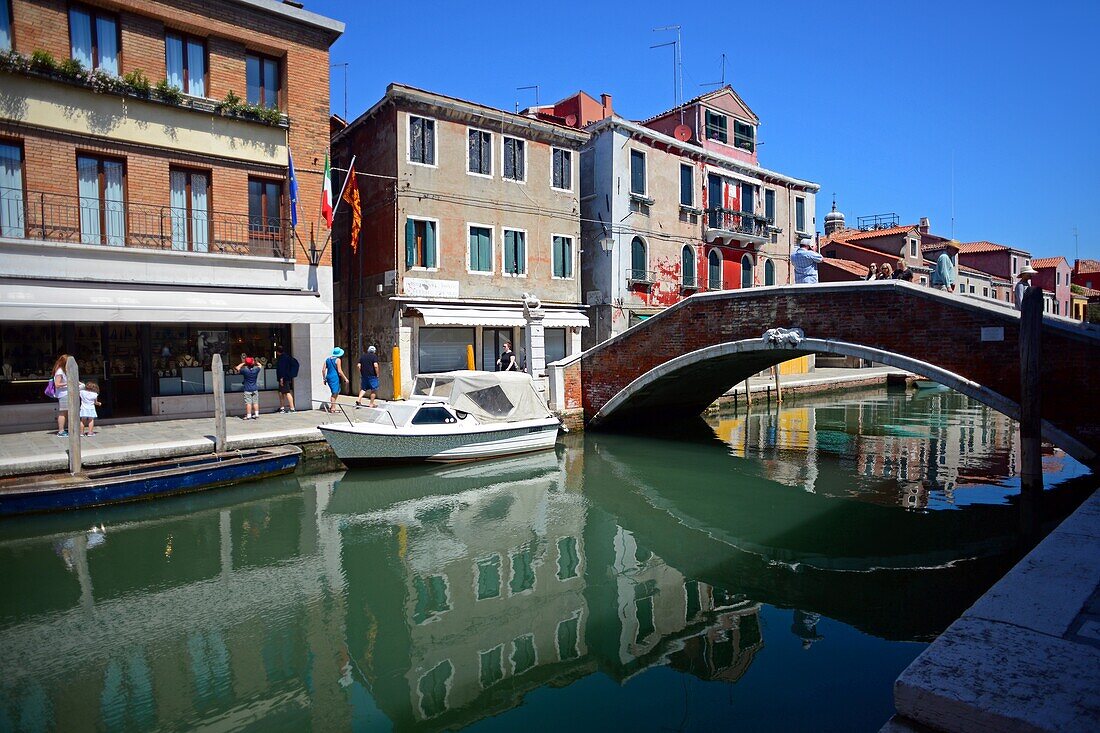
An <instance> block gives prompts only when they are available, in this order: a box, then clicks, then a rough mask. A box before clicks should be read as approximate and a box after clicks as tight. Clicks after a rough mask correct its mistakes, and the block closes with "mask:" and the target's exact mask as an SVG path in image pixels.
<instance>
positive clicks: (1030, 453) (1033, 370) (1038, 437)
mask: <svg viewBox="0 0 1100 733" xmlns="http://www.w3.org/2000/svg"><path fill="white" fill-rule="evenodd" d="M1042 330H1043V290H1042V288H1037V287H1029V288H1028V289H1027V290H1026V291H1024V297H1023V301H1022V303H1021V305H1020V498H1021V501H1020V508H1021V520H1022V522H1023V524H1024V528H1025V530H1027V529H1033V528H1035V527H1036V525H1037V520H1038V514H1037V504H1038V501H1039V497H1040V495H1041V494H1042V491H1043V457H1042V452H1041V451H1042V424H1041V417H1040V415H1041V412H1040V408H1041V397H1042V395H1041V390H1040V382H1039V377H1040V370H1041V369H1042V349H1041V345H1042V344H1041V340H1042Z"/></svg>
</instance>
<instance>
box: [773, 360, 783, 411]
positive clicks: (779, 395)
mask: <svg viewBox="0 0 1100 733" xmlns="http://www.w3.org/2000/svg"><path fill="white" fill-rule="evenodd" d="M772 376H773V377H775V404H777V405H778V404H779V403H780V402H782V401H783V390H782V389H780V387H779V365H778V364H775V365H773V366H772Z"/></svg>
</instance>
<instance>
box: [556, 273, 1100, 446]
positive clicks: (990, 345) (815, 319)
mask: <svg viewBox="0 0 1100 733" xmlns="http://www.w3.org/2000/svg"><path fill="white" fill-rule="evenodd" d="M771 328H800V329H802V330H803V332H804V333H805V336H806V337H807V339H812V340H813V341H814V342H819V341H820V340H828V341H829V342H830V343H829V345H828V346H829V349H830V350H832V351H833V353H851V354H853V355H861V350H860V349H859V348H851V347H865V348H869V349H874V350H877V352H876V353H879V356H881V357H882V358H880V359H879V360H881V361H884V362H885V363H890V361H891V359H892V357H895V356H896V357H899V358H897V359H893V360H894V361H895V362H896V363H897V364H902V363H904V364H905V365H906V366H908V367H911V368H912V367H914V366H916V367H917V368H916V369H915V370H916V371H918V372H919V367H920V365H926V366H930V369H929V371H930V372H931V371H934V369H932V368H938V369H939V370H943V371H944V372H946V373H949V374H950V375H956V376H957V377H960V378H961V379H962V380H966V381H968V382H970V383H975V384H964V385H963V391H967V390H969V392H970V393H971V394H972V396H975V397H977V398H978V399H981V400H982V401H986V402H987V403H989V404H991V405H992V406H994V407H995V408H998V409H1002V411H1005V412H1008V413H1010V415H1011V412H1012V408H1013V407H1015V406H1016V403H1017V402H1018V399H1019V394H1020V356H1019V344H1018V335H1019V314H1018V313H1017V312H1016V311H1015V310H1013V309H1011V308H1008V307H1005V306H1004V305H1000V304H994V303H984V302H981V301H978V300H976V299H971V298H964V297H961V296H957V295H952V294H948V293H943V292H940V291H934V290H931V289H929V288H926V287H921V286H917V285H912V284H910V283H902V282H896V281H889V282H881V283H878V282H871V283H832V284H824V285H796V286H780V287H765V288H753V289H748V290H734V291H725V292H718V293H706V294H700V295H695V296H692V297H690V298H687V299H685V300H683V301H681V302H680V303H678V304H677V305H675V306H673V307H671V308H669V309H667V310H665V311H663V312H662V313H660V314H658V315H657V316H654V317H653V318H650V319H649V320H647V321H645V322H643V323H641V324H639V325H638V326H635V327H633V328H631V329H629V330H627V331H625V332H623V333H621V334H619V335H618V336H616V337H614V338H612V339H609V340H608V341H605V342H604V343H602V344H600V345H598V346H596V347H594V348H592V349H589V350H588V351H586V352H584V353H583V354H581V355H580V356H579V357H577V358H575V359H573V360H571V361H569V362H567V363H565V364H564V373H563V391H564V400H563V402H564V406H565V407H566V408H570V407H574V408H575V407H583V410H584V417H585V422H586V423H591V421H592V420H593V418H597V416H598V417H599V420H598V422H600V423H601V424H612V423H614V422H617V421H618V422H621V421H626V420H645V421H647V422H651V423H652V422H654V421H660V420H662V419H664V418H665V417H666V416H672V415H674V414H683V413H694V414H698V413H699V412H701V411H702V410H703V409H705V407H706V406H707V405H709V404H710V403H711V402H713V401H714V400H715V399H717V398H718V397H720V396H721V395H722V394H723V393H724V392H726V391H727V390H728V389H729V388H730V387H732V386H734V385H735V384H737V383H739V382H740V381H742V380H743V379H745V378H747V377H749V376H751V375H752V374H755V373H757V372H758V371H760V370H762V369H765V368H767V367H768V366H770V365H772V364H776V363H779V362H782V361H785V360H787V359H791V358H794V357H796V356H799V355H801V354H802V353H808V352H807V351H799V350H797V349H794V350H792V349H778V348H776V349H765V348H763V347H762V346H757V345H755V344H749V345H748V347H750V348H751V350H747V351H745V352H744V353H725V354H724V355H723V356H720V357H718V358H710V357H709V356H705V355H706V354H710V353H715V352H716V349H714V348H713V347H716V346H718V345H720V344H731V343H733V342H740V341H751V340H755V341H757V342H761V341H762V336H763V334H764V332H765V331H767V330H768V329H771ZM983 329H986V331H985V336H984V340H983ZM999 329H1003V336H1002V335H1001V333H1000V330H999ZM704 349H708V351H706V352H703V353H704V356H700V357H699V359H698V360H695V361H692V360H691V359H690V358H688V359H677V358H678V357H685V356H687V355H691V354H693V353H698V352H700V351H701V350H704ZM727 351H728V350H727ZM1042 359H1043V366H1042V374H1041V390H1042V415H1043V418H1044V420H1045V421H1046V422H1047V423H1048V424H1049V425H1050V426H1053V427H1054V428H1056V429H1057V430H1058V431H1062V432H1063V433H1065V434H1066V435H1068V436H1070V437H1071V438H1072V440H1071V441H1067V442H1071V443H1072V442H1073V441H1078V442H1079V445H1077V446H1076V447H1077V450H1076V451H1070V452H1071V453H1074V452H1075V454H1076V455H1077V457H1079V458H1083V459H1085V460H1086V461H1088V462H1094V461H1093V459H1095V457H1096V455H1098V454H1100V334H1098V333H1097V331H1096V329H1095V328H1094V327H1089V326H1086V325H1082V324H1077V323H1075V322H1073V321H1070V320H1068V319H1060V318H1052V317H1046V318H1044V321H1043V333H1042ZM672 360H677V361H674V362H673V364H669V363H668V362H670V361H672ZM677 362H687V363H684V364H683V365H682V366H680V365H679V364H678V363H677ZM928 376H930V377H932V378H935V377H934V376H933V374H931V373H930V374H928ZM941 376H942V375H941ZM939 381H944V380H942V379H941V380H939ZM949 386H955V387H956V388H959V385H958V384H949ZM987 393H989V394H987ZM608 403H611V407H612V408H613V409H614V412H613V414H601V411H602V410H604V408H605V407H607V406H608ZM1006 405H1007V406H1008V407H1007V408H1006ZM605 412H606V411H605ZM1011 416H1012V417H1016V416H1017V415H1011ZM1082 446H1084V447H1085V448H1087V450H1082ZM1062 447H1066V446H1062ZM1067 450H1069V449H1068V448H1067ZM1090 454H1091V455H1090Z"/></svg>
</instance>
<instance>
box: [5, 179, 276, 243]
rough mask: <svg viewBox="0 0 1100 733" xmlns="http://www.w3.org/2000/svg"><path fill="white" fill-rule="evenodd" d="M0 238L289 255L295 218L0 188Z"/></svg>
mask: <svg viewBox="0 0 1100 733" xmlns="http://www.w3.org/2000/svg"><path fill="white" fill-rule="evenodd" d="M0 237H5V238H8V239H24V240H37V241H48V242H71V243H76V244H90V245H106V246H113V247H133V248H138V249H153V250H168V251H178V252H209V253H216V254H229V255H251V256H254V257H274V258H281V259H289V258H292V257H293V256H294V250H293V245H292V242H291V229H290V221H289V220H287V219H279V218H273V217H259V218H252V217H248V216H246V215H243V214H231V213H227V212H218V211H197V210H191V211H189V210H188V209H178V208H173V207H171V206H158V205H153V204H141V203H133V202H129V201H110V200H103V199H96V198H87V197H80V196H76V195H61V194H52V193H43V192H26V193H24V192H22V191H18V190H12V189H3V190H0Z"/></svg>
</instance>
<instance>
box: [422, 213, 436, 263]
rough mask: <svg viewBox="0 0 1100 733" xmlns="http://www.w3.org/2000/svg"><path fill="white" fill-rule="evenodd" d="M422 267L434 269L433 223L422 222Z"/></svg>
mask: <svg viewBox="0 0 1100 733" xmlns="http://www.w3.org/2000/svg"><path fill="white" fill-rule="evenodd" d="M424 267H435V222H434V221H428V222H424Z"/></svg>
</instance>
